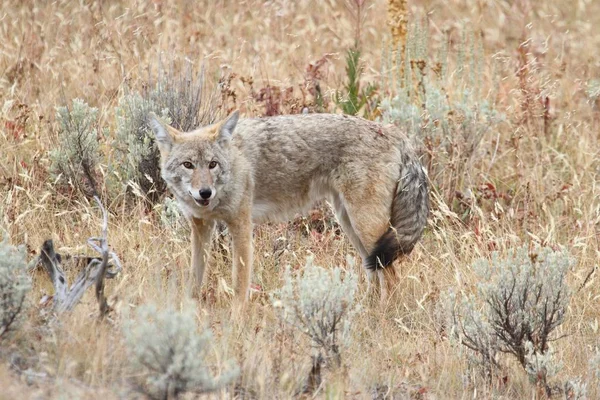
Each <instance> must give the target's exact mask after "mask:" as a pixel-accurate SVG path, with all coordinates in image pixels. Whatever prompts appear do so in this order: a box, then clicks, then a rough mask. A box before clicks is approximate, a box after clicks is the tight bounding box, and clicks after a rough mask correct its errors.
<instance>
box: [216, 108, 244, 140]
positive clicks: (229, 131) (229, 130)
mask: <svg viewBox="0 0 600 400" xmlns="http://www.w3.org/2000/svg"><path fill="white" fill-rule="evenodd" d="M239 117H240V112H239V111H238V110H235V111H234V112H232V113H231V114H229V116H228V117H227V119H226V120H225V121H223V122H222V123H221V124H220V125H219V132H218V133H217V141H219V143H227V142H229V140H231V135H233V130H234V129H235V126H236V125H237V122H238V119H239Z"/></svg>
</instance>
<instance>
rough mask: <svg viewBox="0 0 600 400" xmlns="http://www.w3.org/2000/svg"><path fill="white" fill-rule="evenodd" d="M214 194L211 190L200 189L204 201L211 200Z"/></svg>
mask: <svg viewBox="0 0 600 400" xmlns="http://www.w3.org/2000/svg"><path fill="white" fill-rule="evenodd" d="M211 194H212V190H210V189H200V197H202V198H203V199H204V200H206V199H210V195H211Z"/></svg>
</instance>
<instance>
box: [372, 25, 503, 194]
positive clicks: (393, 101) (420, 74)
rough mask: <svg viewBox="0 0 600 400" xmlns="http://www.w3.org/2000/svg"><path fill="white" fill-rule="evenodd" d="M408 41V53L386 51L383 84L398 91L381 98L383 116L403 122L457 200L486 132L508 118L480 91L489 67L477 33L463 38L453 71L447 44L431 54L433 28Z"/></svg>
mask: <svg viewBox="0 0 600 400" xmlns="http://www.w3.org/2000/svg"><path fill="white" fill-rule="evenodd" d="M406 40H407V41H406V46H405V47H404V52H403V54H402V51H400V50H401V49H399V50H398V51H397V52H396V58H395V59H392V58H393V56H392V52H387V53H385V52H384V56H383V64H384V73H383V74H382V75H383V78H384V82H383V83H382V86H383V87H384V88H385V89H387V91H388V92H389V93H395V95H393V96H390V97H387V98H384V99H383V100H382V101H381V104H380V110H381V120H382V121H383V122H385V123H393V124H395V125H397V126H399V127H400V128H402V129H403V130H404V131H405V132H406V133H407V134H408V135H409V136H410V137H411V138H412V139H413V141H414V142H415V143H416V145H417V148H418V149H420V151H421V152H422V155H423V161H424V164H425V166H426V167H427V170H428V174H429V176H430V178H431V179H432V181H433V182H434V184H435V185H436V186H440V187H442V188H443V189H444V193H445V194H446V196H445V200H446V202H447V203H448V204H452V201H453V200H454V196H455V194H456V192H457V191H462V190H463V189H464V188H463V185H464V181H465V180H468V177H469V174H468V172H469V171H470V169H471V167H472V166H473V164H474V163H476V162H477V161H478V160H480V156H481V154H480V153H479V146H480V144H481V142H482V140H483V138H484V136H485V134H486V133H488V132H490V131H491V130H492V129H493V128H495V127H497V126H498V124H499V123H500V122H501V121H503V120H504V116H503V115H502V114H501V113H499V112H498V111H496V110H495V108H494V106H493V104H491V103H490V102H489V101H488V100H487V97H485V96H482V95H481V93H480V91H481V90H480V87H481V82H480V81H481V75H482V74H481V71H482V68H483V65H485V59H484V56H483V54H482V53H483V51H482V50H481V43H480V42H477V41H476V40H475V39H474V38H472V37H471V39H470V41H468V40H466V39H465V40H463V42H462V43H461V44H459V48H458V51H457V54H456V56H455V57H454V58H455V62H456V70H455V71H454V73H452V74H448V58H449V56H448V50H447V46H446V44H445V43H444V44H443V46H442V47H441V49H440V51H439V55H438V57H437V59H436V58H435V57H433V56H431V55H430V54H429V53H430V51H429V49H428V46H429V37H428V35H427V29H425V28H423V27H421V26H420V25H419V24H415V25H414V26H413V28H412V29H411V30H410V31H409V34H408V36H407V38H406Z"/></svg>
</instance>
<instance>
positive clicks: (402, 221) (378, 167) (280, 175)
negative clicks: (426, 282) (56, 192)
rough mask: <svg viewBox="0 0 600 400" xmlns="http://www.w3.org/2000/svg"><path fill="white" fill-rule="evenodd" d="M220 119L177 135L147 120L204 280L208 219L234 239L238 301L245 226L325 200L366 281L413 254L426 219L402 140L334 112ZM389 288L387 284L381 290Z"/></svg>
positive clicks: (424, 193)
mask: <svg viewBox="0 0 600 400" xmlns="http://www.w3.org/2000/svg"><path fill="white" fill-rule="evenodd" d="M238 118H239V112H238V111H234V112H233V113H231V114H230V115H229V116H228V117H227V118H226V119H224V120H222V121H220V122H218V123H215V124H212V125H209V126H204V127H201V128H198V129H197V130H194V131H192V132H180V131H178V130H176V129H175V128H173V127H171V126H169V125H167V124H166V123H164V122H163V121H161V120H160V119H159V118H158V117H157V116H156V115H154V114H153V113H151V114H150V115H149V125H150V127H151V128H152V131H153V132H154V135H155V138H156V143H157V144H158V148H159V151H160V154H161V175H162V177H163V179H164V180H165V182H166V183H167V186H168V188H169V190H170V191H171V192H172V194H173V195H174V196H175V198H176V199H177V202H178V204H179V207H180V209H181V211H182V212H183V214H184V215H185V217H186V218H187V219H188V221H189V222H190V226H191V244H192V262H191V264H192V269H193V271H194V274H195V278H196V283H197V284H198V286H200V284H201V283H202V278H203V275H204V269H205V266H206V262H207V258H208V245H209V244H210V240H211V235H212V231H213V228H214V226H215V222H216V221H217V220H220V221H223V222H225V223H226V224H227V226H228V228H229V232H230V234H231V236H232V239H233V284H234V290H235V293H236V297H237V298H238V300H240V301H241V302H242V303H243V302H244V301H245V300H246V298H247V296H248V289H249V285H250V279H251V271H252V224H253V222H257V223H259V222H264V221H277V220H282V219H288V218H291V217H293V216H294V214H295V213H297V212H302V211H306V209H307V208H308V207H310V206H311V205H312V204H313V202H315V201H317V200H319V199H323V198H324V199H327V200H328V201H329V202H330V203H331V204H332V205H333V208H334V209H335V211H336V216H337V219H338V221H339V223H340V225H341V226H342V229H343V230H344V233H345V234H346V235H347V237H348V239H349V240H350V242H351V243H352V245H353V246H354V247H355V248H356V250H357V251H358V252H359V253H360V255H361V257H362V260H363V266H364V268H365V269H366V270H367V272H368V278H369V284H370V285H371V283H372V282H373V280H374V279H377V280H378V281H379V284H380V285H381V288H382V293H381V295H382V296H384V293H383V290H385V286H384V281H385V280H386V279H387V278H386V276H387V275H386V274H384V273H383V269H384V268H385V267H387V266H389V265H390V264H391V263H392V262H393V261H394V260H395V259H396V258H397V257H398V256H400V255H403V254H408V253H410V252H411V251H412V249H413V247H414V246H415V243H416V242H417V241H418V240H419V238H420V237H421V234H422V232H423V229H424V227H425V224H426V222H427V216H428V213H429V199H428V184H427V174H426V172H425V170H424V168H423V167H422V166H421V163H420V162H419V160H418V158H417V156H416V154H415V152H414V151H413V149H412V147H411V146H410V144H409V140H408V138H407V137H406V135H405V134H404V133H403V132H401V131H400V130H399V129H397V128H396V127H394V126H393V125H390V126H384V125H381V124H379V123H375V122H371V121H368V120H365V119H362V118H358V117H350V116H347V115H337V114H303V115H282V116H276V117H267V118H249V119H240V120H239V121H238ZM386 286H387V285H386Z"/></svg>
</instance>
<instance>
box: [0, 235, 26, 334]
mask: <svg viewBox="0 0 600 400" xmlns="http://www.w3.org/2000/svg"><path fill="white" fill-rule="evenodd" d="M25 254H26V252H25V248H24V247H19V248H17V247H14V246H11V245H10V244H9V243H8V240H7V239H6V238H5V239H3V240H2V242H0V339H2V338H3V337H6V335H8V334H9V333H10V332H12V331H14V330H15V329H16V328H17V327H18V325H19V323H20V322H21V317H22V316H23V311H24V308H25V304H26V296H27V293H28V292H29V290H30V289H31V282H30V279H29V276H28V275H27V263H26V261H25Z"/></svg>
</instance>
